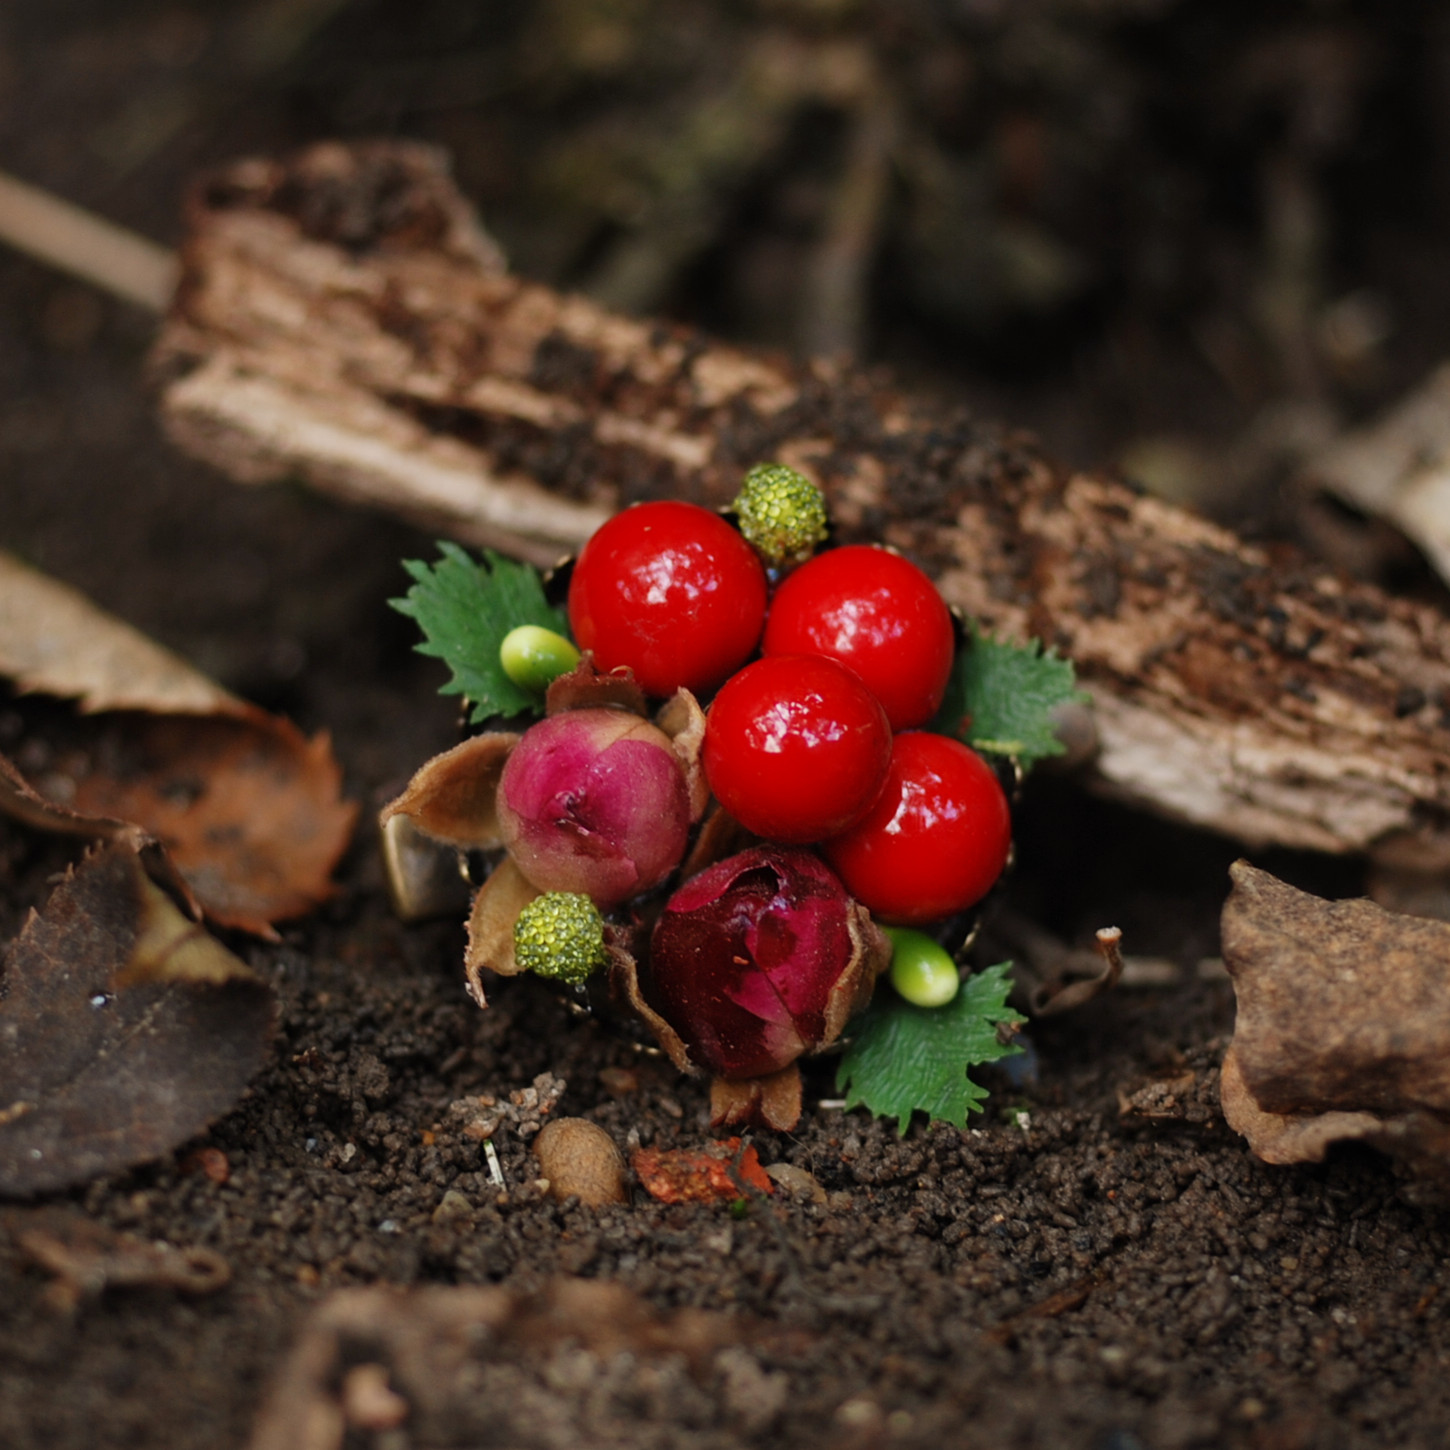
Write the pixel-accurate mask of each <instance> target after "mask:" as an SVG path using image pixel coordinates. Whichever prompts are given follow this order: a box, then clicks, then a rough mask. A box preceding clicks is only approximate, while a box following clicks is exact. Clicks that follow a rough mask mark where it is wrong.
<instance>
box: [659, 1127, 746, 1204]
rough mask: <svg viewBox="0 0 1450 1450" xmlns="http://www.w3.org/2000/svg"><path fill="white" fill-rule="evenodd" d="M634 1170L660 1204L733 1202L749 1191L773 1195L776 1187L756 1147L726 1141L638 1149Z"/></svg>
mask: <svg viewBox="0 0 1450 1450" xmlns="http://www.w3.org/2000/svg"><path fill="white" fill-rule="evenodd" d="M632 1162H633V1164H634V1171H635V1172H636V1173H637V1174H638V1175H639V1181H640V1182H641V1183H642V1184H643V1185H644V1188H645V1191H646V1192H647V1193H648V1194H649V1195H650V1197H651V1198H657V1199H659V1201H660V1202H661V1203H719V1202H722V1201H723V1202H733V1201H734V1200H735V1199H737V1198H744V1197H745V1196H746V1192H745V1190H746V1188H747V1187H749V1188H754V1189H758V1190H759V1191H760V1192H761V1193H770V1192H771V1191H772V1188H773V1187H774V1185H773V1184H772V1183H771V1181H770V1179H769V1177H768V1176H767V1175H766V1172H765V1169H764V1168H762V1167H761V1166H760V1155H759V1154H758V1153H756V1151H755V1149H754V1148H753V1147H749V1148H745V1149H744V1150H743V1151H742V1149H741V1146H740V1139H739V1138H724V1139H722V1140H721V1141H719V1142H716V1143H709V1144H707V1145H706V1146H705V1147H704V1148H702V1149H696V1148H637V1149H636V1150H635V1154H634V1158H633V1160H632Z"/></svg>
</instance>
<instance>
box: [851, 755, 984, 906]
mask: <svg viewBox="0 0 1450 1450" xmlns="http://www.w3.org/2000/svg"><path fill="white" fill-rule="evenodd" d="M1011 844H1012V819H1011V815H1010V813H1009V811H1008V807H1007V797H1006V796H1005V795H1004V794H1003V792H1002V787H1001V785H1000V784H999V783H998V781H997V777H996V775H995V774H994V773H993V771H992V768H991V766H989V765H988V764H987V762H986V761H985V760H983V759H982V757H981V756H980V755H978V754H977V753H976V751H974V750H970V749H968V747H967V746H965V745H963V744H962V743H961V742H960V741H957V740H952V739H950V738H949V737H947V736H945V735H934V734H931V733H930V732H928V731H925V730H911V731H908V732H906V733H905V734H903V735H898V736H897V737H896V740H895V743H894V745H893V747H892V752H891V768H890V769H889V770H888V772H887V775H886V784H885V785H884V786H882V788H881V794H880V796H878V797H877V800H876V804H875V805H874V806H873V807H872V808H871V809H870V810H869V811H867V813H866V814H865V816H864V817H862V819H861V820H860V821H858V822H857V823H856V825H854V826H853V827H852V828H851V829H850V830H848V831H846V832H845V833H844V834H843V835H840V836H837V837H836V838H835V839H834V840H831V841H827V842H826V843H825V845H824V846H823V847H822V850H823V851H824V853H825V857H826V859H827V860H828V861H829V862H830V863H831V865H832V866H833V867H835V869H836V874H837V875H838V876H840V878H841V880H842V881H843V882H845V884H846V890H847V891H849V892H850V893H851V895H852V896H854V897H855V898H856V900H857V901H859V902H861V904H862V905H863V906H865V907H866V908H867V909H868V910H870V911H871V913H872V914H873V915H875V916H879V917H881V918H882V919H883V920H885V921H888V922H892V923H894V924H896V925H900V926H918V925H921V924H923V923H925V922H929V921H936V920H939V919H940V918H942V917H946V916H951V915H952V914H953V913H955V912H958V911H964V910H965V909H966V908H967V907H969V906H973V905H975V904H976V903H977V902H978V901H980V900H981V899H982V897H984V896H985V895H986V894H987V892H988V891H990V890H991V888H992V884H993V883H994V882H995V881H996V879H997V878H998V877H999V876H1000V875H1001V874H1002V868H1003V867H1004V866H1005V865H1006V864H1007V852H1008V849H1009V848H1010V846H1011Z"/></svg>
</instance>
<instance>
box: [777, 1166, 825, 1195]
mask: <svg viewBox="0 0 1450 1450" xmlns="http://www.w3.org/2000/svg"><path fill="white" fill-rule="evenodd" d="M765 1171H766V1173H767V1174H768V1175H769V1176H770V1180H771V1182H772V1183H774V1184H775V1185H776V1186H777V1187H778V1188H783V1189H784V1190H785V1191H786V1192H787V1193H788V1194H790V1196H791V1197H792V1198H801V1199H807V1200H809V1201H810V1202H811V1203H824V1202H825V1201H826V1190H825V1189H824V1188H823V1187H821V1181H820V1179H818V1178H817V1177H816V1175H815V1174H814V1173H809V1172H807V1171H806V1170H805V1169H804V1168H797V1167H796V1166H795V1164H794V1163H768V1164H767V1165H766V1168H765Z"/></svg>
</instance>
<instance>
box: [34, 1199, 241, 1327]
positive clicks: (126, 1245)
mask: <svg viewBox="0 0 1450 1450" xmlns="http://www.w3.org/2000/svg"><path fill="white" fill-rule="evenodd" d="M9 1226H10V1227H11V1229H12V1230H13V1231H14V1234H15V1240H16V1243H17V1244H19V1246H20V1249H21V1251H22V1252H23V1253H24V1254H25V1255H26V1256H27V1257H28V1258H31V1259H33V1260H34V1261H35V1262H36V1263H37V1264H39V1265H40V1266H41V1267H42V1268H44V1269H47V1270H49V1272H50V1273H52V1274H53V1275H55V1278H54V1280H53V1282H52V1283H51V1284H50V1286H49V1287H48V1288H47V1290H46V1299H47V1301H48V1302H49V1303H50V1304H52V1305H53V1306H54V1307H55V1308H57V1309H62V1310H70V1309H73V1308H75V1306H76V1305H77V1304H78V1303H79V1302H80V1300H81V1299H85V1298H94V1297H97V1296H99V1295H100V1294H102V1293H104V1292H105V1291H106V1290H108V1289H175V1290H178V1291H179V1292H180V1293H183V1294H214V1293H216V1291H217V1290H218V1289H222V1288H225V1287H226V1285H227V1283H228V1282H229V1281H230V1279H231V1277H232V1270H231V1265H230V1264H228V1263H227V1261H226V1260H225V1259H224V1258H223V1257H222V1256H221V1255H220V1254H219V1253H217V1252H216V1251H215V1250H213V1249H208V1248H204V1247H202V1246H201V1245H199V1244H198V1245H196V1246H194V1247H192V1248H185V1249H179V1248H175V1247H174V1246H173V1245H171V1244H168V1243H163V1242H160V1241H159V1240H158V1241H154V1242H147V1241H145V1240H143V1239H138V1238H136V1237H134V1236H133V1235H131V1234H125V1233H118V1232H117V1231H116V1230H115V1229H113V1228H108V1227H106V1225H104V1224H99V1223H95V1222H93V1221H92V1220H91V1219H88V1218H85V1217H83V1216H82V1215H81V1214H78V1213H74V1212H71V1211H69V1210H66V1211H56V1210H53V1209H34V1210H28V1211H26V1212H24V1213H17V1214H15V1215H13V1216H12V1218H11V1219H10V1223H9Z"/></svg>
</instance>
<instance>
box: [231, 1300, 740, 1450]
mask: <svg viewBox="0 0 1450 1450" xmlns="http://www.w3.org/2000/svg"><path fill="white" fill-rule="evenodd" d="M757 1337H764V1336H763V1335H762V1333H761V1331H760V1330H758V1329H757V1328H756V1326H754V1325H753V1324H751V1323H749V1322H748V1321H746V1320H745V1319H744V1318H743V1316H740V1315H730V1314H719V1313H711V1312H709V1311H706V1310H702V1309H677V1310H674V1311H673V1312H671V1313H668V1314H660V1313H658V1312H656V1311H655V1310H654V1309H652V1308H651V1307H650V1306H649V1305H648V1304H647V1303H646V1302H645V1301H644V1300H643V1299H641V1298H640V1297H639V1296H638V1295H637V1294H635V1293H633V1292H632V1291H631V1290H629V1289H627V1288H625V1287H624V1286H623V1285H622V1284H614V1283H608V1282H604V1281H601V1280H594V1279H555V1280H552V1281H551V1282H549V1283H548V1284H547V1285H546V1287H545V1288H544V1289H543V1290H542V1291H541V1292H540V1293H538V1294H531V1295H523V1294H519V1293H516V1292H511V1291H510V1290H507V1289H501V1288H497V1287H493V1286H488V1287H473V1286H450V1287H447V1288H443V1287H433V1288H425V1289H414V1290H399V1289H395V1288H387V1287H378V1288H369V1289H345V1290H342V1291H340V1292H338V1293H335V1294H333V1295H332V1296H330V1297H329V1298H328V1299H327V1300H326V1301H325V1302H324V1303H323V1304H322V1305H321V1306H320V1307H319V1308H318V1309H317V1310H316V1311H315V1312H314V1313H313V1314H312V1316H311V1317H310V1318H309V1319H308V1321H307V1322H306V1324H305V1325H304V1326H303V1329H302V1333H301V1335H300V1336H299V1338H298V1341H297V1343H296V1344H294V1345H293V1347H292V1349H291V1351H290V1352H289V1354H288V1356H287V1358H286V1360H285V1361H284V1363H283V1364H282V1367H281V1370H280V1372H279V1374H278V1376H277V1379H276V1381H275V1382H274V1384H273V1385H272V1388H271V1391H270V1393H269V1394H268V1396H267V1399H266V1402H265V1403H264V1405H263V1407H262V1410H261V1412H260V1414H259V1415H258V1416H257V1420H256V1423H255V1424H254V1426H253V1428H252V1438H251V1440H250V1441H249V1450H324V1447H326V1450H337V1447H339V1446H341V1445H342V1444H343V1442H344V1439H345V1438H346V1439H348V1442H349V1443H351V1439H352V1438H353V1437H357V1436H359V1434H360V1432H367V1431H370V1430H376V1429H378V1428H379V1426H378V1424H377V1423H376V1419H375V1413H376V1407H378V1406H380V1405H381V1406H386V1407H387V1411H388V1413H387V1418H388V1419H389V1420H391V1421H393V1422H394V1423H398V1422H399V1418H398V1417H399V1416H400V1414H401V1413H402V1412H403V1411H406V1413H407V1418H408V1420H409V1422H410V1426H418V1427H420V1428H421V1429H424V1430H427V1429H431V1430H433V1432H434V1433H433V1434H432V1435H431V1436H429V1435H427V1434H423V1435H416V1434H415V1435H414V1437H413V1439H414V1443H423V1440H424V1439H426V1440H427V1443H428V1444H437V1445H440V1446H441V1445H443V1444H445V1443H446V1444H448V1445H453V1444H462V1443H464V1442H465V1440H466V1443H468V1444H470V1445H474V1444H481V1443H488V1444H499V1445H515V1444H519V1445H522V1444H529V1443H534V1442H535V1441H537V1430H538V1414H539V1407H540V1404H541V1403H547V1405H548V1409H549V1413H550V1415H551V1417H552V1418H551V1423H552V1424H556V1425H560V1426H561V1429H562V1431H563V1434H564V1438H565V1439H566V1440H567V1441H568V1443H578V1444H595V1443H597V1444H613V1443H616V1440H617V1439H618V1436H619V1431H620V1430H621V1429H622V1426H621V1424H620V1422H619V1419H618V1418H617V1417H616V1415H615V1414H614V1412H613V1411H611V1410H608V1409H607V1408H606V1409H605V1410H603V1411H602V1410H601V1408H600V1402H599V1399H598V1396H597V1395H594V1394H590V1393H588V1392H587V1391H588V1388H589V1386H588V1385H583V1386H579V1387H578V1388H577V1389H576V1390H575V1391H573V1392H570V1391H569V1390H561V1389H560V1387H559V1386H557V1385H549V1386H547V1387H545V1386H543V1385H540V1386H538V1387H537V1388H536V1387H535V1384H534V1381H533V1380H532V1379H531V1377H530V1376H531V1374H532V1373H535V1372H538V1371H540V1369H541V1367H542V1366H545V1365H547V1364H549V1363H550V1362H551V1361H553V1360H554V1358H555V1357H556V1355H557V1353H558V1351H559V1350H561V1349H563V1348H564V1347H565V1346H568V1347H570V1348H572V1349H573V1350H574V1351H575V1352H576V1353H578V1352H580V1351H582V1352H583V1353H584V1354H586V1355H589V1356H591V1357H592V1358H593V1360H594V1361H595V1362H596V1363H598V1364H600V1365H601V1366H602V1365H604V1364H615V1363H617V1362H618V1361H619V1359H620V1356H628V1361H627V1364H635V1363H637V1364H638V1365H639V1375H638V1378H639V1379H641V1380H646V1379H648V1378H649V1376H651V1375H652V1373H653V1370H652V1365H653V1363H654V1362H655V1361H658V1360H660V1359H667V1358H672V1357H675V1356H680V1355H683V1356H684V1358H685V1361H686V1363H687V1365H688V1366H689V1368H690V1369H691V1371H692V1372H694V1373H695V1374H697V1375H699V1376H702V1377H703V1376H704V1375H705V1374H706V1373H707V1371H708V1369H709V1367H710V1366H711V1364H712V1363H713V1358H714V1356H715V1355H716V1354H717V1353H718V1352H719V1351H720V1350H721V1349H722V1348H724V1347H726V1346H731V1345H738V1344H740V1343H742V1342H743V1341H747V1340H749V1339H750V1338H757ZM362 1354H365V1355H366V1358H365V1359H361V1358H360V1357H361V1355H362ZM362 1366H366V1367H368V1368H369V1371H370V1372H369V1375H368V1378H369V1380H371V1381H372V1385H373V1386H374V1387H385V1388H386V1391H387V1395H386V1396H380V1395H377V1394H367V1395H361V1394H359V1393H357V1390H358V1384H357V1381H356V1380H355V1379H353V1378H352V1375H351V1374H350V1369H356V1368H358V1367H362ZM628 1372H629V1371H628V1368H627V1367H626V1370H625V1373H626V1374H627V1373H628ZM591 1383H592V1380H591ZM541 1395H542V1396H545V1397H546V1399H545V1400H541ZM394 1397H396V1399H397V1400H400V1401H401V1402H402V1404H401V1406H399V1405H396V1404H394V1403H393V1398H394ZM601 1414H603V1415H604V1416H605V1418H604V1419H603V1420H601V1418H600V1416H601ZM619 1414H620V1415H627V1414H628V1410H627V1408H626V1409H621V1410H620V1411H619ZM444 1425H454V1426H460V1425H461V1426H470V1427H476V1428H474V1429H473V1432H472V1433H471V1434H469V1433H467V1431H463V1432H460V1435H459V1436H457V1437H455V1436H453V1435H449V1434H448V1433H447V1432H446V1431H440V1430H439V1429H438V1427H439V1426H444ZM349 1431H352V1432H353V1437H349V1435H348V1432H349Z"/></svg>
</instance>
